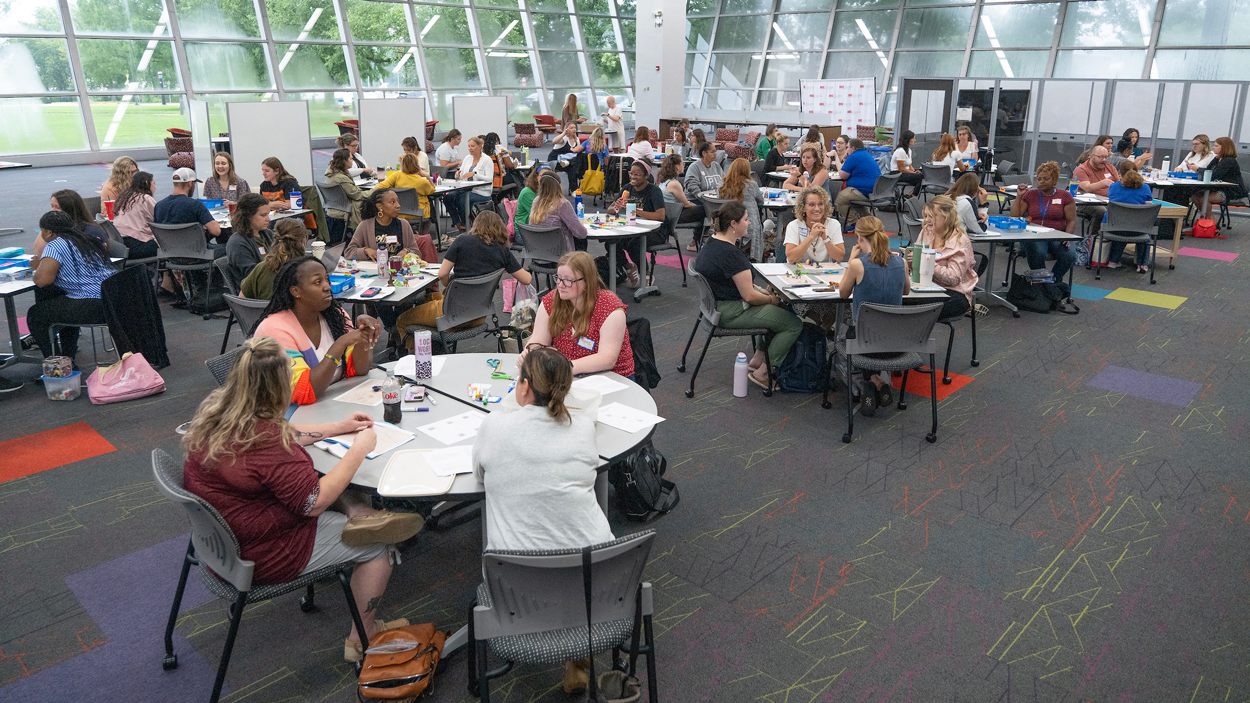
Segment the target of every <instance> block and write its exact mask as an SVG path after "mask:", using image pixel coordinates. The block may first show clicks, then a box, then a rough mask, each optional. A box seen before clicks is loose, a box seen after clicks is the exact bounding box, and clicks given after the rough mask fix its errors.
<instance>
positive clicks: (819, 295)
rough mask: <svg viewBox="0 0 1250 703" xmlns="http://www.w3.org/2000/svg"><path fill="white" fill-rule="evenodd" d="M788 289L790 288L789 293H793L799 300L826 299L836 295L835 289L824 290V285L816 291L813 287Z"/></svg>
mask: <svg viewBox="0 0 1250 703" xmlns="http://www.w3.org/2000/svg"><path fill="white" fill-rule="evenodd" d="M789 290H790V294H791V295H794V296H795V297H797V298H799V299H800V300H826V299H832V298H836V297H838V291H837V290H831V291H826V290H824V286H821V290H820V291H817V290H816V288H814V287H813V288H791V289H789Z"/></svg>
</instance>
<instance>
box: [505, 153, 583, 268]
mask: <svg viewBox="0 0 1250 703" xmlns="http://www.w3.org/2000/svg"><path fill="white" fill-rule="evenodd" d="M517 211H518V214H519V213H520V208H519V207H518V208H517ZM525 224H528V225H533V226H535V227H559V228H560V231H561V232H563V233H564V244H565V246H567V247H568V249H569V250H570V251H573V250H577V251H586V234H587V232H586V225H584V224H582V221H581V220H579V219H577V212H575V211H574V210H573V206H572V205H570V204H569V201H568V200H567V199H565V197H564V190H563V188H562V187H561V186H560V177H559V176H557V175H556V174H554V173H552V172H551V171H547V172H546V173H544V174H542V175H541V176H539V178H538V195H537V197H535V198H534V202H533V203H532V204H531V205H530V208H529V219H528V220H526V222H525ZM517 235H518V237H517V238H518V239H524V236H522V233H521V232H520V231H518V232H517Z"/></svg>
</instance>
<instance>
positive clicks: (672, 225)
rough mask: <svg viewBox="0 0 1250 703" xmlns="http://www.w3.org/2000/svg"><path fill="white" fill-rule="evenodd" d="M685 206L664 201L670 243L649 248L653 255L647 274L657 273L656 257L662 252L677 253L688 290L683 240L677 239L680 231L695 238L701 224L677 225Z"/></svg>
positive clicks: (682, 281)
mask: <svg viewBox="0 0 1250 703" xmlns="http://www.w3.org/2000/svg"><path fill="white" fill-rule="evenodd" d="M684 209H685V208H684V206H682V204H681V203H670V202H668V201H667V200H666V201H664V220H665V221H666V222H667V223H668V231H669V241H667V242H664V243H663V244H657V245H655V246H648V247H647V252H648V253H650V254H651V270H649V271H648V272H647V275H648V276H652V275H654V271H655V255H656V253H658V252H661V251H675V252H677V263H678V264H679V265H680V266H681V287H682V288H686V287H687V284H686V259H685V257H684V256H682V248H681V240H680V239H678V238H677V230H678V229H688V230H690V236H691V238H693V237H694V231H695V228H696V227H698V226H699V223H695V222H687V223H686V224H684V225H679V224H677V220H678V219H679V218H680V217H681V213H682V210H684Z"/></svg>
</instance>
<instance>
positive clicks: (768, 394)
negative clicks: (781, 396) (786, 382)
mask: <svg viewBox="0 0 1250 703" xmlns="http://www.w3.org/2000/svg"><path fill="white" fill-rule="evenodd" d="M764 397H765V398H771V397H773V390H772V389H771V388H769V389H768V390H766V391H764Z"/></svg>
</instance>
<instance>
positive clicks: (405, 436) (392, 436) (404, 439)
mask: <svg viewBox="0 0 1250 703" xmlns="http://www.w3.org/2000/svg"><path fill="white" fill-rule="evenodd" d="M373 431H374V432H376V433H377V435H378V443H377V446H375V447H374V448H373V451H372V452H370V453H369V454H367V455H366V456H368V458H370V459H377V458H378V457H380V456H382V455H383V454H385V453H387V452H389V451H390V450H392V449H394V448H395V447H398V446H400V445H403V444H407V443H408V442H411V441H412V440H413V437H415V435H414V434H412V433H411V432H408V431H405V430H401V429H399V428H398V427H396V426H394V425H392V424H390V423H388V422H375V423H373ZM355 438H356V433H354V432H353V433H352V434H343V435H339V436H337V437H331V438H330V439H331V440H333V441H329V442H327V441H325V440H322V441H320V442H316V443H314V444H313V446H314V447H317V448H318V449H324V450H326V451H327V452H330V453H331V454H333V455H334V456H337V457H338V458H340V459H342V458H343V456H344V455H345V454H347V450H348V449H349V448H350V447H351V446H352V440H354V439H355ZM344 445H346V446H344Z"/></svg>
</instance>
